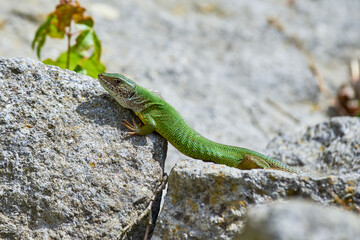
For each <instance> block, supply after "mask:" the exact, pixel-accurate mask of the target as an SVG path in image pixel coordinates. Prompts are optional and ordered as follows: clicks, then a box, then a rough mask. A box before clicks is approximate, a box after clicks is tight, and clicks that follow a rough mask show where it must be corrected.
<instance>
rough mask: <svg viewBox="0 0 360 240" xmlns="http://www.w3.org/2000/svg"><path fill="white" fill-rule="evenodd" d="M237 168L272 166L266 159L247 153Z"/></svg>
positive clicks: (265, 167)
mask: <svg viewBox="0 0 360 240" xmlns="http://www.w3.org/2000/svg"><path fill="white" fill-rule="evenodd" d="M236 168H239V169H244V170H247V169H253V168H262V169H270V168H271V166H270V165H269V163H268V162H267V161H266V160H265V159H262V158H261V157H258V156H254V155H251V154H246V155H245V156H244V158H243V159H242V160H241V162H240V163H239V164H238V165H237V166H236Z"/></svg>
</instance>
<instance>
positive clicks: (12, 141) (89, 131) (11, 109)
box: [0, 58, 167, 239]
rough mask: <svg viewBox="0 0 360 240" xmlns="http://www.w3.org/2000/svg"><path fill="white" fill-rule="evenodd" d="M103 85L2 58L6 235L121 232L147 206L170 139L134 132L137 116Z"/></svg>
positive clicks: (1, 204) (0, 198)
mask: <svg viewBox="0 0 360 240" xmlns="http://www.w3.org/2000/svg"><path fill="white" fill-rule="evenodd" d="M104 93H105V91H104V90H103V89H102V88H101V86H100V85H99V84H98V82H97V81H96V80H94V79H92V78H89V77H86V76H83V75H80V74H75V73H73V72H70V71H65V70H60V69H59V68H57V67H53V66H46V65H44V64H42V63H40V62H38V61H34V60H31V59H26V58H18V59H5V58H0V238H1V239H6V238H7V239H114V238H117V237H119V236H120V235H121V233H122V229H123V228H124V227H125V226H126V225H127V224H128V223H129V222H131V221H132V220H133V219H135V218H136V217H137V216H138V215H139V214H140V213H141V212H142V210H144V208H145V207H146V206H147V203H148V202H149V201H148V198H149V197H151V196H152V195H153V192H154V191H155V189H156V187H157V185H159V182H160V180H161V178H162V172H163V166H164V160H165V157H166V146H167V144H166V142H165V141H164V140H163V139H162V138H160V137H159V135H157V134H151V135H149V136H147V137H146V138H145V137H134V138H131V139H128V140H125V139H124V134H125V133H124V131H123V130H124V127H122V125H121V119H123V118H127V119H128V120H130V116H131V114H130V112H129V111H127V110H125V109H123V108H121V107H119V105H118V104H117V103H116V102H115V101H113V100H112V99H111V97H110V96H109V95H107V94H106V93H105V94H104ZM158 208H159V206H157V210H158ZM154 213H155V214H156V209H155V208H154ZM143 230H144V223H143V224H142V225H141V227H139V228H138V229H137V231H136V232H135V233H134V232H133V233H132V234H129V238H132V237H134V239H138V238H139V237H140V238H141V237H142V236H143V232H144V231H143Z"/></svg>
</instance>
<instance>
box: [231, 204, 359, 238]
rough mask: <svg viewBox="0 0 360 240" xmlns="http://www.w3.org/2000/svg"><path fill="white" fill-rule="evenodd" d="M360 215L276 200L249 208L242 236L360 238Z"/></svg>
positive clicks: (332, 208)
mask: <svg viewBox="0 0 360 240" xmlns="http://www.w3.org/2000/svg"><path fill="white" fill-rule="evenodd" d="M359 226H360V216H359V215H356V214H354V213H351V212H346V211H342V210H340V209H337V208H334V207H324V206H319V205H317V204H312V203H310V202H304V201H295V202H285V203H284V202H276V203H273V204H268V205H267V204H266V205H263V206H257V207H254V208H252V209H249V211H248V214H247V217H246V227H245V232H244V234H243V235H240V236H237V238H236V239H242V240H254V239H256V240H269V239H276V240H304V239H316V240H340V239H349V240H350V239H351V240H359V239H360V227H359Z"/></svg>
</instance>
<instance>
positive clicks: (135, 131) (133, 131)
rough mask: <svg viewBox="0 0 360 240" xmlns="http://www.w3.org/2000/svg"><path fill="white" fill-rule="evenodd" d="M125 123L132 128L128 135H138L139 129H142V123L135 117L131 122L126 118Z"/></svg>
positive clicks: (128, 127)
mask: <svg viewBox="0 0 360 240" xmlns="http://www.w3.org/2000/svg"><path fill="white" fill-rule="evenodd" d="M123 122H124V123H123V125H124V126H125V127H126V128H127V129H129V130H130V132H128V133H127V134H126V137H130V136H133V135H137V134H139V130H140V127H141V123H140V124H137V123H136V122H135V120H134V119H132V123H130V122H129V121H127V120H126V119H124V120H123Z"/></svg>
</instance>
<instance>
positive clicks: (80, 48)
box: [73, 28, 94, 54]
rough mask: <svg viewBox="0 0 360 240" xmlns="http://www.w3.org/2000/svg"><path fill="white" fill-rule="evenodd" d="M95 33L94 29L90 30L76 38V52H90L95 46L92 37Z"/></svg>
mask: <svg viewBox="0 0 360 240" xmlns="http://www.w3.org/2000/svg"><path fill="white" fill-rule="evenodd" d="M93 31H94V30H93V29H92V28H89V29H87V30H84V31H82V32H81V33H80V35H79V36H78V37H77V38H76V43H75V45H74V46H73V48H74V51H77V52H83V54H85V52H84V51H87V50H89V49H90V48H91V47H92V46H93V45H94V41H93V36H92V32H93Z"/></svg>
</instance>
